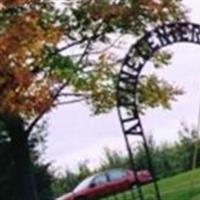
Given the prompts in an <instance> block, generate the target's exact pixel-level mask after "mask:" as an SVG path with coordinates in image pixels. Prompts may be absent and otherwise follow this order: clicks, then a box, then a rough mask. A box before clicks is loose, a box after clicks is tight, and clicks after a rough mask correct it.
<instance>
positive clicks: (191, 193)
mask: <svg viewBox="0 0 200 200" xmlns="http://www.w3.org/2000/svg"><path fill="white" fill-rule="evenodd" d="M158 184H159V188H160V192H161V196H162V200H200V169H198V170H195V171H192V172H187V173H182V174H179V175H177V176H174V177H170V178H166V179H162V180H160V181H159V182H158ZM153 191H154V190H153V187H152V184H150V185H146V186H144V187H143V192H144V194H145V200H155V198H154V195H153V194H154V192H153ZM124 197H126V198H124ZM105 199H106V200H123V199H124V200H125V199H127V200H137V198H133V196H132V195H131V193H130V192H126V193H123V194H118V195H117V196H111V197H107V198H103V199H102V200H105Z"/></svg>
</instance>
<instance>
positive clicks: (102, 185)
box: [88, 173, 109, 199]
mask: <svg viewBox="0 0 200 200" xmlns="http://www.w3.org/2000/svg"><path fill="white" fill-rule="evenodd" d="M108 184H109V183H108V178H107V176H106V174H105V173H102V174H99V175H97V176H95V177H94V179H93V180H92V182H91V185H90V194H88V196H89V197H90V199H93V198H94V197H100V196H106V195H107V190H108V189H107V186H108Z"/></svg>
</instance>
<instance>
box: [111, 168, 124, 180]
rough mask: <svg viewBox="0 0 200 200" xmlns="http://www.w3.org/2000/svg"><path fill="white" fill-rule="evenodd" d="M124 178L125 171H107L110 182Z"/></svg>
mask: <svg viewBox="0 0 200 200" xmlns="http://www.w3.org/2000/svg"><path fill="white" fill-rule="evenodd" d="M125 176H127V171H123V170H111V171H108V177H109V180H110V181H115V180H119V179H121V178H124V177H125Z"/></svg>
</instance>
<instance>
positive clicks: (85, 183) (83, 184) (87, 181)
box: [74, 176, 94, 192]
mask: <svg viewBox="0 0 200 200" xmlns="http://www.w3.org/2000/svg"><path fill="white" fill-rule="evenodd" d="M93 178H94V176H90V177H88V178H86V179H84V180H83V181H82V182H81V183H80V184H78V186H76V187H75V189H74V192H78V191H80V190H83V189H85V188H88V186H89V185H90V183H91V181H92V179H93Z"/></svg>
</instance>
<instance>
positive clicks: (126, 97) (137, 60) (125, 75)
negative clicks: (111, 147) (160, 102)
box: [117, 22, 200, 200]
mask: <svg viewBox="0 0 200 200" xmlns="http://www.w3.org/2000/svg"><path fill="white" fill-rule="evenodd" d="M180 42H187V43H193V44H198V45H200V25H199V24H194V23H188V22H180V23H170V24H164V25H162V26H159V27H157V28H155V29H154V30H153V31H150V32H147V33H146V34H145V35H144V36H143V37H142V38H141V39H140V40H138V42H137V43H136V44H134V45H133V46H131V48H130V50H129V52H128V54H127V56H126V58H125V60H124V63H123V65H122V67H121V71H120V74H119V79H118V84H117V108H118V114H119V119H120V122H121V126H122V130H123V133H124V137H125V142H126V146H127V150H128V153H129V158H130V164H131V167H132V168H133V169H134V168H135V166H134V158H133V154H132V150H131V147H130V143H129V139H128V136H140V137H142V139H143V142H144V148H145V150H146V155H147V161H148V164H149V170H150V171H151V173H152V176H153V181H154V188H155V196H156V199H157V200H160V199H161V196H160V192H159V188H158V185H157V182H156V176H155V173H154V169H153V165H152V161H151V156H150V152H149V149H148V145H147V141H146V138H145V134H144V131H143V127H142V123H141V120H140V116H139V112H138V104H139V99H138V95H137V87H138V81H139V76H140V73H141V71H142V69H143V67H144V66H145V64H146V62H147V61H148V60H149V59H150V58H151V57H152V56H153V55H154V54H155V52H156V51H158V50H159V49H161V48H163V47H165V46H168V45H172V44H174V43H180ZM130 111H131V113H130ZM134 170H135V169H134ZM137 182H138V184H137V188H138V193H139V197H140V199H141V200H143V199H144V197H143V194H142V190H141V189H140V184H139V181H137Z"/></svg>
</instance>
